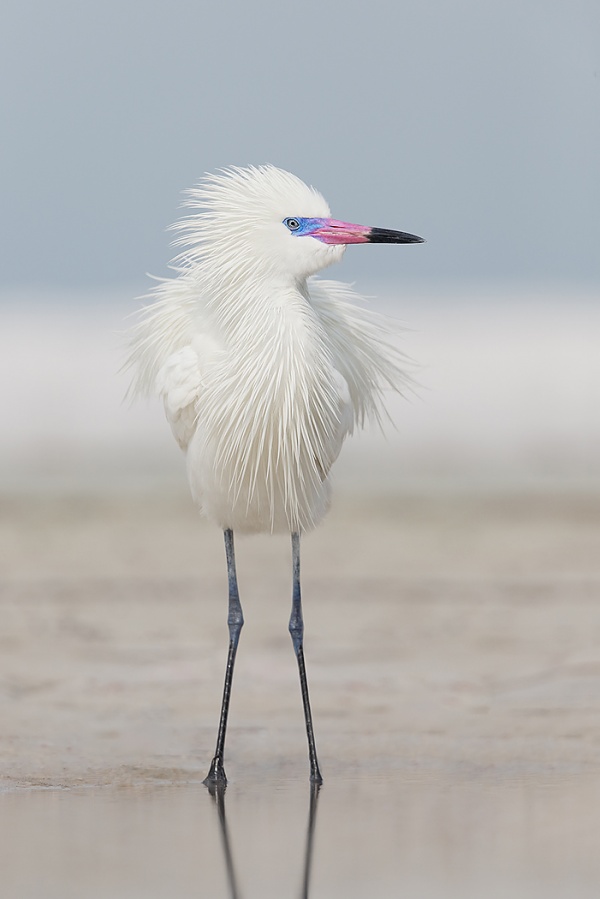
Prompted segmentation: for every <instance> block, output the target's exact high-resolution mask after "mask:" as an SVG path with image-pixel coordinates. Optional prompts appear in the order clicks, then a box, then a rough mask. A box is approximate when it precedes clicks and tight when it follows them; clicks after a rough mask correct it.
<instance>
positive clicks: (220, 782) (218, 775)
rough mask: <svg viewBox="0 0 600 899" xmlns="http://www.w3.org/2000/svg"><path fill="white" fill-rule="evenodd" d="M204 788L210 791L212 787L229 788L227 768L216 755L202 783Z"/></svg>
mask: <svg viewBox="0 0 600 899" xmlns="http://www.w3.org/2000/svg"><path fill="white" fill-rule="evenodd" d="M202 783H203V784H204V786H206V787H208V788H209V790H210V789H211V787H213V788H214V787H226V786H227V777H226V775H225V768H224V766H223V759H222V758H221V757H220V756H218V755H216V756H215V757H214V759H213V760H212V762H211V763H210V769H209V772H208V774H207V775H206V777H205V778H204V780H203V781H202Z"/></svg>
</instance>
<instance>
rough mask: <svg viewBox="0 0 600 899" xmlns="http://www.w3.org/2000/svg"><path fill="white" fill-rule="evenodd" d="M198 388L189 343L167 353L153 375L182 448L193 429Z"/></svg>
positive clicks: (193, 353)
mask: <svg viewBox="0 0 600 899" xmlns="http://www.w3.org/2000/svg"><path fill="white" fill-rule="evenodd" d="M201 388H202V385H201V377H200V365H199V359H198V355H197V353H196V351H195V350H194V349H193V348H192V347H191V346H186V347H184V348H183V349H182V350H179V351H178V352H177V353H173V355H172V356H169V358H168V359H167V361H166V362H165V364H164V365H163V367H162V368H161V369H160V371H159V372H158V375H157V377H156V392H157V393H158V395H159V396H160V397H161V399H162V401H163V403H164V407H165V414H166V416H167V421H168V422H169V424H170V425H171V430H172V431H173V435H174V437H175V440H176V441H177V443H178V444H179V446H180V447H181V449H182V450H185V449H187V447H188V443H189V442H190V440H191V439H192V437H193V436H194V432H195V430H196V420H197V414H198V413H197V403H198V400H199V398H200V395H201Z"/></svg>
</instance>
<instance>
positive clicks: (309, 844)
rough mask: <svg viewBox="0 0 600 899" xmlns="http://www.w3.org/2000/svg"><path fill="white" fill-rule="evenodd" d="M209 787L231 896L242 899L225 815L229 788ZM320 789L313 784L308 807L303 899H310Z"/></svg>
mask: <svg viewBox="0 0 600 899" xmlns="http://www.w3.org/2000/svg"><path fill="white" fill-rule="evenodd" d="M207 786H208V791H209V793H210V795H211V796H212V798H213V800H214V802H215V805H216V807H217V812H218V816H219V830H220V833H221V843H222V846H223V855H224V857H225V870H226V872H227V883H228V885H229V896H230V899H240V895H241V894H240V892H239V889H238V882H237V878H236V873H235V865H234V863H233V853H232V851H231V840H230V838H229V828H228V826H227V815H226V813H225V792H226V790H227V787H226V786H224V785H222V784H215V783H213V784H207ZM320 789H321V787H320V784H315V783H311V785H310V796H309V806H308V822H307V825H306V840H305V843H304V865H303V869H302V883H301V886H300V897H301V899H309V886H310V871H311V867H312V857H313V846H314V836H315V826H316V822H317V807H318V804H319V791H320Z"/></svg>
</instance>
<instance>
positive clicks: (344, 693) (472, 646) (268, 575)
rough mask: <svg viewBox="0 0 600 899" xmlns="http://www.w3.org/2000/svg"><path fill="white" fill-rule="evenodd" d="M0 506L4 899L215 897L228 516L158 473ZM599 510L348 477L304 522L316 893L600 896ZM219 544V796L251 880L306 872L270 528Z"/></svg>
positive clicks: (268, 891) (279, 562) (302, 758)
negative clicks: (238, 594) (229, 659)
mask: <svg viewBox="0 0 600 899" xmlns="http://www.w3.org/2000/svg"><path fill="white" fill-rule="evenodd" d="M1 510H2V512H1V522H0V528H1V536H2V546H3V547H4V550H5V552H4V555H3V563H2V581H1V600H0V602H1V607H2V620H3V628H2V638H1V643H2V654H1V666H2V678H1V680H2V685H3V690H2V695H3V699H2V706H1V708H2V720H3V725H4V726H3V728H2V736H1V737H0V768H1V784H2V787H3V793H2V794H0V805H3V806H4V808H5V809H6V810H7V811H8V810H10V814H8V816H4V817H3V820H4V822H5V823H4V826H3V828H2V840H1V841H0V842H1V845H2V846H3V850H1V851H0V861H1V862H2V869H3V871H4V872H5V879H7V881H6V882H7V883H10V884H11V887H12V889H13V892H12V893H8V895H20V896H21V895H25V896H38V895H39V896H42V895H44V896H54V895H56V896H58V895H63V896H71V895H73V896H75V895H77V890H82V889H85V890H86V891H87V894H88V895H91V896H96V895H98V896H99V895H109V894H110V895H123V896H137V895H142V894H144V895H146V896H148V895H150V896H160V895H168V894H170V895H178V896H179V895H181V896H187V895H203V896H218V895H226V894H227V892H226V890H227V886H226V884H225V880H224V865H223V861H222V859H221V854H220V849H219V845H220V844H219V836H218V828H217V821H216V817H214V812H215V810H214V808H211V807H210V806H211V803H210V801H209V797H208V796H207V795H205V794H206V791H205V789H204V787H202V786H201V781H202V778H203V777H204V775H205V773H206V769H207V765H208V762H209V760H210V757H211V752H212V749H213V742H214V738H215V728H216V723H217V716H218V707H219V701H220V692H221V685H222V677H223V669H224V661H225V652H226V639H227V638H226V625H225V617H226V611H225V604H226V603H225V572H224V561H223V550H222V545H221V542H222V540H221V535H220V534H219V532H218V531H217V530H215V529H214V528H213V527H212V526H211V525H209V524H207V523H205V522H203V521H202V520H201V519H199V518H198V516H197V513H196V512H195V510H194V509H193V507H192V505H191V502H190V501H189V500H188V498H187V497H186V496H185V495H177V494H173V493H170V494H156V495H150V496H141V495H130V496H129V497H124V496H121V497H119V498H116V497H115V498H110V497H100V496H99V495H88V496H87V497H85V496H81V495H80V496H77V497H72V498H68V497H56V496H55V497H52V496H47V497H46V498H33V497H28V498H27V497H18V496H12V497H4V499H3V502H2V505H1ZM599 522H600V497H599V496H597V495H593V494H591V495H586V494H583V493H580V494H564V493H563V494H558V493H557V494H554V495H539V494H538V495H515V494H513V495H504V494H498V493H488V494H487V495H483V494H453V493H447V494H446V495H440V494H436V495H431V494H430V495H427V494H421V495H416V494H413V495H410V494H406V495H397V496H391V497H387V498H385V499H384V498H380V499H371V500H366V499H364V498H363V499H359V498H352V497H349V496H347V495H346V496H341V497H339V498H338V500H337V501H336V503H335V506H334V510H333V512H332V513H331V515H330V516H329V518H328V519H327V521H326V523H325V525H324V526H323V527H322V528H321V529H320V530H319V531H318V532H317V533H315V534H313V535H309V536H307V537H306V539H305V541H304V553H303V576H304V578H303V579H304V597H305V622H306V631H307V635H306V656H307V665H308V671H309V677H310V686H311V691H312V700H313V711H314V717H315V727H316V734H317V740H318V746H319V751H320V756H321V763H322V767H323V772H324V776H325V786H324V788H323V791H322V797H321V799H320V802H321V810H320V815H321V816H322V817H321V818H319V821H318V824H317V832H316V837H315V845H316V849H315V862H314V871H313V875H312V880H313V884H314V893H313V894H311V895H314V896H315V897H317V896H333V895H342V894H343V895H348V896H354V895H356V896H358V895H364V894H365V890H367V889H371V890H372V892H371V895H374V896H382V897H385V896H394V895H398V894H399V886H400V885H403V884H405V885H410V884H412V885H413V886H414V888H415V892H414V894H415V895H423V896H437V895H440V896H441V895H445V896H448V895H450V896H454V895H459V894H460V895H467V896H470V895H477V894H479V895H480V894H481V890H482V889H483V890H484V892H485V893H486V895H496V894H492V893H490V892H488V887H489V885H490V883H492V882H493V883H497V884H501V885H502V884H503V885H504V886H503V889H504V888H506V889H507V890H508V889H509V888H510V893H511V895H523V896H538V895H540V896H541V895H551V896H554V895H556V896H559V895H566V893H565V892H564V890H565V889H566V888H567V886H568V885H570V886H569V889H570V890H571V892H570V895H577V896H587V895H590V896H591V895H593V894H594V891H596V892H597V887H598V885H599V884H600V864H599V862H598V856H597V852H596V849H595V848H593V847H592V845H591V844H590V841H589V840H590V836H589V835H590V834H592V833H594V832H596V833H597V829H598V826H599V825H600V814H599V813H598V802H597V798H598V795H599V792H600V639H599V635H600V602H599V600H600V552H599V549H600V542H599V537H598V534H599V530H598V525H599ZM237 555H238V569H239V576H240V587H241V591H242V601H243V603H244V611H245V618H246V626H245V628H244V632H243V635H242V641H241V644H240V652H239V656H238V668H237V670H236V678H235V689H234V697H233V703H232V710H231V721H230V733H229V739H228V748H227V771H228V775H229V778H230V786H229V788H228V791H227V801H228V804H229V806H228V811H229V819H230V821H231V822H232V824H231V828H232V831H233V835H234V836H233V842H234V849H235V850H237V855H236V862H237V864H238V865H239V868H240V869H241V870H242V871H243V872H245V876H244V878H243V879H244V881H245V883H246V890H244V891H243V892H244V895H252V889H251V888H252V885H254V887H255V888H256V889H257V890H258V892H257V893H256V895H263V896H270V895H273V896H275V895H283V894H289V891H290V889H291V887H290V883H291V884H297V883H299V878H300V873H299V872H300V870H301V856H302V852H303V849H302V840H303V836H302V829H303V827H304V824H305V817H306V813H307V808H308V795H307V793H308V784H307V774H308V768H307V760H306V750H305V737H304V734H303V723H302V715H301V705H300V697H299V689H298V684H297V672H296V670H295V662H294V658H293V653H292V650H291V644H290V640H289V635H288V633H287V618H288V614H289V593H290V572H289V547H288V541H287V540H286V539H284V538H267V537H256V538H246V539H241V540H239V541H238V544H237ZM107 791H108V792H107ZM115 791H116V792H115ZM123 791H125V792H123ZM111 795H112V796H113V799H112V800H111V799H109V798H108V797H109V796H111ZM19 796H21V797H22V799H21V800H19V798H18V797H19ZM51 796H53V797H55V798H54V799H50V797H51ZM26 797H28V798H27V799H26ZM36 797H37V798H36ZM143 809H145V811H143ZM157 809H158V810H160V813H159V811H157ZM132 815H133V817H134V819H135V822H136V823H135V824H133V823H132V818H131V816H132ZM256 815H258V816H259V817H260V818H261V821H262V824H261V828H262V838H261V839H259V837H258V836H257V834H256V833H254V836H252V834H253V832H254V831H253V827H254V825H253V821H254V816H256ZM15 816H16V818H15ZM190 816H191V818H192V819H193V821H192V820H191V819H190ZM261 816H262V817H261ZM532 816H533V817H532ZM15 820H16V821H18V822H20V824H19V827H21V828H25V829H26V832H27V834H28V836H27V840H25V842H23V840H19V837H18V834H19V833H23V830H22V829H21V830H19V828H17V830H15V826H14V821H15ZM127 822H129V824H128V823H127ZM168 822H171V823H170V824H169V823H168ZM367 822H368V823H367ZM82 827H83V830H84V832H85V833H87V835H88V839H87V841H84V842H85V845H83V844H82V845H81V846H80V849H79V850H78V853H79V854H78V855H76V856H75V858H79V859H80V861H79V862H76V861H73V860H72V859H71V857H70V856H69V858H67V857H66V856H65V857H63V856H64V852H65V847H66V846H75V845H80V843H82V836H81V833H82V831H81V828H82ZM190 827H192V830H193V832H194V833H195V835H196V840H200V843H199V844H198V845H199V846H200V845H201V847H202V848H201V849H195V850H192V844H193V843H194V841H193V840H192V838H191V835H190V833H189V828H190ZM123 828H125V830H126V831H127V833H128V834H129V835H128V837H127V840H129V841H130V842H131V852H127V853H125V850H124V848H123V845H122V839H123V838H117V836H116V835H117V834H119V833H123ZM128 828H131V832H129V830H128ZM169 828H170V829H169ZM365 828H366V829H365ZM296 832H297V838H298V839H297V843H294V842H293V841H292V844H290V845H288V844H286V843H285V840H284V836H283V834H284V833H285V834H287V837H286V839H288V838H289V836H290V834H293V833H296ZM49 834H50V836H49ZM265 840H267V843H265ZM449 840H450V843H448V841H449ZM490 840H491V842H490ZM153 841H156V843H157V846H158V845H159V844H160V845H161V846H162V850H161V851H160V852H159V851H158V850H157V851H156V852H155V853H154V855H153V854H152V853H149V854H147V849H148V846H149V845H152V844H153ZM190 841H191V842H190ZM257 841H258V842H257ZM282 841H283V842H282ZM268 844H270V845H271V846H272V847H273V846H275V847H279V849H278V850H277V852H276V853H275V856H276V858H277V859H278V860H277V861H273V863H272V864H271V863H269V862H268V858H269V857H271V856H270V853H269V852H268V851H267V849H266V846H267V845H268ZM101 845H104V847H105V848H104V850H103V852H104V854H106V853H108V854H109V856H110V857H111V858H113V862H111V865H113V867H110V866H109V869H107V868H106V866H103V864H102V858H103V853H102V852H100V851H99V849H98V847H99V846H101ZM52 846H54V847H55V850H56V851H57V852H58V853H59V857H60V858H62V861H60V859H59V860H58V861H57V858H56V855H55V856H53V860H52V861H48V853H50V855H51V847H52ZM286 846H287V848H286ZM478 846H479V849H477V847H478ZM524 846H528V847H529V848H528V849H527V851H524V848H523V847H524ZM94 847H95V848H94ZM107 847H108V848H107ZM144 847H145V848H144ZM251 847H254V856H253V855H252V852H251V851H250V849H251ZM360 847H362V850H364V852H365V854H364V855H363V856H361V855H360V852H359V849H360ZM417 849H418V851H417ZM476 850H477V851H476ZM32 852H33V854H34V856H36V854H37V853H38V852H39V860H38V862H36V865H34V867H33V868H31V866H30V864H29V861H28V859H30V858H31V853H32ZM61 852H62V853H63V855H62V856H61ZM198 852H200V856H198ZM145 853H146V854H145ZM482 853H483V855H482ZM142 856H143V857H144V858H146V861H145V862H144V863H143V864H142V863H141V857H142ZM286 858H288V859H293V864H292V861H290V865H291V868H292V869H293V870H291V869H290V867H289V866H288V865H286V864H284V859H286ZM341 858H343V859H346V860H347V862H344V864H342V863H341V861H340V859H341ZM361 858H362V861H361ZM45 859H46V860H45ZM457 859H459V860H460V859H462V861H460V863H459V862H457V861H456V860H457ZM84 860H85V861H84ZM199 860H202V865H201V866H200V867H199ZM113 863H114V864H113ZM114 865H116V867H114ZM456 865H458V867H456ZM348 866H349V867H348ZM440 866H441V867H440ZM448 866H450V869H451V871H453V873H452V874H450V873H449V869H448ZM175 868H177V870H178V871H179V872H181V871H186V872H187V874H186V877H187V879H185V878H184V880H185V884H187V885H186V886H184V882H183V880H182V881H181V883H180V882H179V881H180V880H181V878H182V877H183V874H181V873H180V874H178V875H177V876H175V875H173V874H172V872H173V870H174V869H175ZM111 871H112V873H111ZM150 871H154V875H153V876H152V877H150V874H149V872H150ZM200 871H201V875H200ZM168 872H171V874H168ZM549 872H550V873H551V874H552V876H551V877H550V875H549ZM157 878H158V879H157ZM161 878H166V881H165V882H167V881H168V882H169V883H171V885H172V887H173V890H175V892H171V893H169V892H166V891H165V889H166V888H165V887H164V883H163V886H162V887H160V888H159V886H158V884H159V883H162V882H163V881H161ZM173 878H174V879H173ZM198 878H199V879H198ZM265 878H266V879H265ZM177 884H179V886H177V889H176V885H177ZM260 884H262V886H260ZM266 884H269V887H268V888H267V886H266ZM42 885H44V886H43V888H42ZM117 885H118V886H119V889H122V891H121V892H118V890H117ZM194 885H195V886H194ZM524 885H525V886H524ZM417 887H418V889H417ZM294 889H295V887H294ZM19 890H20V891H19ZM419 890H420V892H419ZM438 891H439V892H438ZM520 891H521V892H520ZM507 894H508V893H505V892H502V890H500V892H498V893H497V895H507Z"/></svg>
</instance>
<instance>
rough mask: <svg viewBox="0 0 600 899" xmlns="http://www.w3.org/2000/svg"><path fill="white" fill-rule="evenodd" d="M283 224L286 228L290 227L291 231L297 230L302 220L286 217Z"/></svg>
mask: <svg viewBox="0 0 600 899" xmlns="http://www.w3.org/2000/svg"><path fill="white" fill-rule="evenodd" d="M283 224H284V225H285V227H286V228H289V229H290V231H297V230H298V228H299V227H300V222H299V221H298V219H284V220H283Z"/></svg>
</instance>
